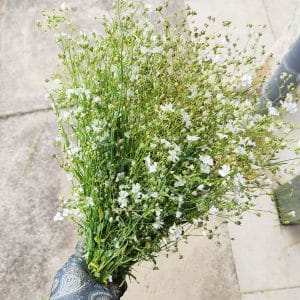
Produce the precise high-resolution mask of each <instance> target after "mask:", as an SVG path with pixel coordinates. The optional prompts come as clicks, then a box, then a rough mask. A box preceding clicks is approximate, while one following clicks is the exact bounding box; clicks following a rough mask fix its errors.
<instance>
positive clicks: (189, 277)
mask: <svg viewBox="0 0 300 300" xmlns="http://www.w3.org/2000/svg"><path fill="white" fill-rule="evenodd" d="M220 232H221V233H222V237H221V238H220V243H221V244H220V245H218V244H216V240H208V239H207V238H204V237H191V238H190V239H189V243H188V244H187V245H186V244H184V243H182V244H181V247H180V253H181V254H182V255H183V259H181V260H179V259H178V254H175V253H172V254H171V255H170V257H169V258H165V257H164V256H163V255H160V257H159V259H158V264H159V267H160V269H159V270H158V271H153V270H152V268H151V267H152V265H151V264H147V263H144V264H142V265H140V266H137V268H136V274H135V275H136V276H137V278H138V281H139V284H138V283H136V282H132V283H130V284H129V288H128V291H127V292H126V294H125V296H124V300H132V299H143V300H160V299H164V300H171V299H172V300H188V299H195V300H196V299H203V300H224V299H226V300H239V299H240V292H239V286H238V282H237V278H236V273H235V267H234V262H233V258H232V254H231V248H230V241H229V238H228V232H227V226H223V227H222V228H221V230H220Z"/></svg>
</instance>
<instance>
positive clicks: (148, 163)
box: [145, 154, 157, 173]
mask: <svg viewBox="0 0 300 300" xmlns="http://www.w3.org/2000/svg"><path fill="white" fill-rule="evenodd" d="M145 161H146V167H147V168H148V171H149V173H155V172H156V170H157V162H153V163H152V162H151V158H150V154H148V155H147V157H146V159H145Z"/></svg>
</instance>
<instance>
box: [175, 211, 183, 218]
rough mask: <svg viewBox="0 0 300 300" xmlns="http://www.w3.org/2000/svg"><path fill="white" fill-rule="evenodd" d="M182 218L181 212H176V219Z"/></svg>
mask: <svg viewBox="0 0 300 300" xmlns="http://www.w3.org/2000/svg"><path fill="white" fill-rule="evenodd" d="M181 216H182V212H181V211H176V219H179V218H180V217H181Z"/></svg>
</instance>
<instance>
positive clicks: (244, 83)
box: [241, 74, 253, 87]
mask: <svg viewBox="0 0 300 300" xmlns="http://www.w3.org/2000/svg"><path fill="white" fill-rule="evenodd" d="M252 80H253V78H252V75H251V74H245V75H244V76H242V78H241V82H242V86H243V87H249V86H250V85H251V83H252Z"/></svg>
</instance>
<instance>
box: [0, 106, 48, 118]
mask: <svg viewBox="0 0 300 300" xmlns="http://www.w3.org/2000/svg"><path fill="white" fill-rule="evenodd" d="M51 110H52V108H51V107H44V108H37V109H33V110H28V111H20V112H15V113H10V114H3V115H0V121H1V120H7V119H10V118H16V117H22V116H26V115H30V114H35V113H40V112H47V111H51Z"/></svg>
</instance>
